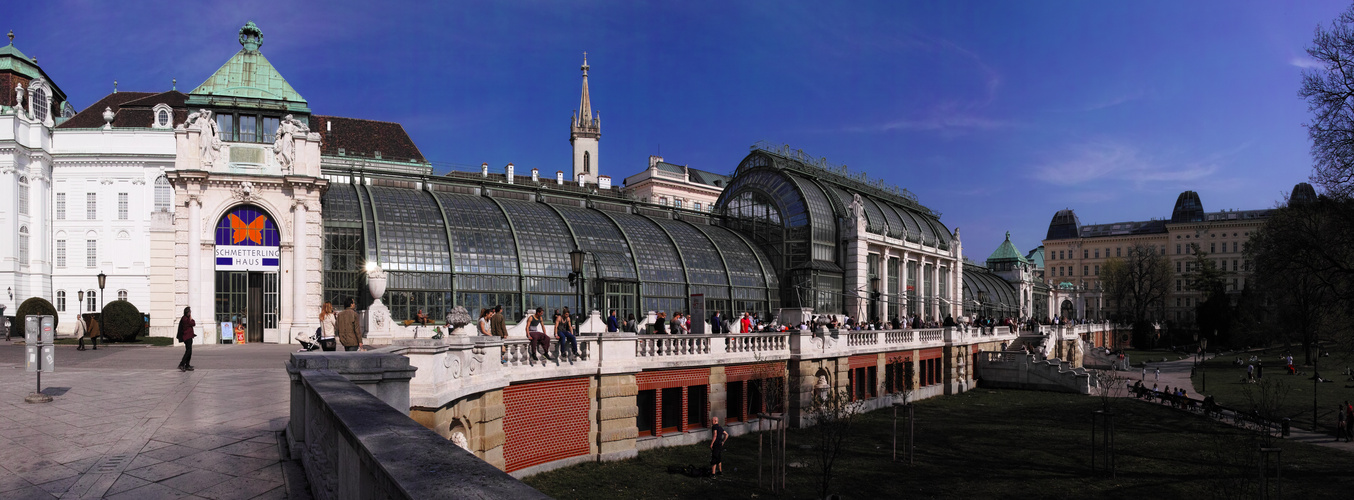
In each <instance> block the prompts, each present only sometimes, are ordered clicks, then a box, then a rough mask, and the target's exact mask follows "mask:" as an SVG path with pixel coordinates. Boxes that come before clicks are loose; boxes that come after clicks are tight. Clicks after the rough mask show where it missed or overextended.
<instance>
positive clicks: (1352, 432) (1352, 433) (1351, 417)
mask: <svg viewBox="0 0 1354 500" xmlns="http://www.w3.org/2000/svg"><path fill="white" fill-rule="evenodd" d="M1345 441H1354V405H1351V404H1349V401H1347V400H1346V401H1345Z"/></svg>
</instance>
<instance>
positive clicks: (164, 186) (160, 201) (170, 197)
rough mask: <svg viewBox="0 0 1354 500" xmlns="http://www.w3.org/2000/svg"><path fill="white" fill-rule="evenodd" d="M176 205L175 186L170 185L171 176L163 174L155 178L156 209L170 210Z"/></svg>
mask: <svg viewBox="0 0 1354 500" xmlns="http://www.w3.org/2000/svg"><path fill="white" fill-rule="evenodd" d="M173 205H174V188H173V187H170V185H169V177H165V176H163V175H161V176H160V177H159V178H158V179H155V211H156V212H168V211H169V209H170V207H172V206H173Z"/></svg>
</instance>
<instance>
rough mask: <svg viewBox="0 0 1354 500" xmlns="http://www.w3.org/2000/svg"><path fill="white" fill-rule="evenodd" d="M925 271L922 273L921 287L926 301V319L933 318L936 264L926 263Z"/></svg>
mask: <svg viewBox="0 0 1354 500" xmlns="http://www.w3.org/2000/svg"><path fill="white" fill-rule="evenodd" d="M925 269H926V271H925V272H923V273H922V275H921V278H922V287H923V293H924V294H925V297H926V299H925V301H926V319H928V320H931V319H935V311H936V266H935V264H927V265H926V268H925Z"/></svg>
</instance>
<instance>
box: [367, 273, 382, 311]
mask: <svg viewBox="0 0 1354 500" xmlns="http://www.w3.org/2000/svg"><path fill="white" fill-rule="evenodd" d="M367 288H368V289H370V290H371V298H372V300H375V301H376V302H380V301H381V296H382V295H385V293H386V273H385V271H384V270H382V269H381V266H378V265H372V266H370V267H369V268H368V269H367Z"/></svg>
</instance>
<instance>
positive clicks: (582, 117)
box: [578, 52, 593, 127]
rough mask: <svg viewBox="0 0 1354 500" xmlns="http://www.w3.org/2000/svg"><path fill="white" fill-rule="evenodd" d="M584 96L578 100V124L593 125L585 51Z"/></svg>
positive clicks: (583, 68) (581, 125) (584, 54)
mask: <svg viewBox="0 0 1354 500" xmlns="http://www.w3.org/2000/svg"><path fill="white" fill-rule="evenodd" d="M579 69H582V70H583V97H582V98H580V99H579V102H578V125H579V126H580V127H591V126H593V118H592V100H591V99H590V98H589V97H588V53H587V52H584V53H583V66H582V67H580V68H579Z"/></svg>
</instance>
